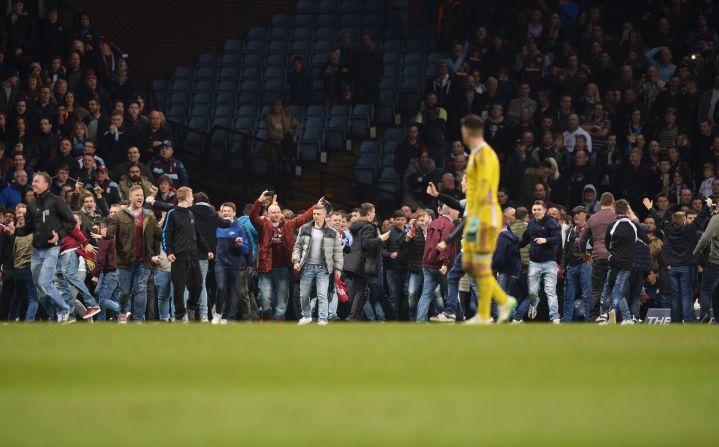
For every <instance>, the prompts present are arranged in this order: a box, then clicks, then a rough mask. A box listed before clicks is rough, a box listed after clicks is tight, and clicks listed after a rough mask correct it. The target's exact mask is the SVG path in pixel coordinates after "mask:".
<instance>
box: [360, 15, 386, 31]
mask: <svg viewBox="0 0 719 447" xmlns="http://www.w3.org/2000/svg"><path fill="white" fill-rule="evenodd" d="M383 23H384V17H383V16H382V14H365V15H363V16H362V27H363V28H367V27H369V28H377V27H381V26H382V25H383Z"/></svg>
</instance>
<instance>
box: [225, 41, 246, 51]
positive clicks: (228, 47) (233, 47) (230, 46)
mask: <svg viewBox="0 0 719 447" xmlns="http://www.w3.org/2000/svg"><path fill="white" fill-rule="evenodd" d="M223 49H224V51H226V52H227V53H239V52H240V51H242V41H241V40H240V39H229V40H227V41H226V42H225V46H224V47H223Z"/></svg>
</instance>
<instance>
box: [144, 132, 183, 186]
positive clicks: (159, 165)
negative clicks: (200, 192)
mask: <svg viewBox="0 0 719 447" xmlns="http://www.w3.org/2000/svg"><path fill="white" fill-rule="evenodd" d="M173 153H174V150H173V149H172V142H171V141H170V140H165V141H163V142H162V143H161V144H160V155H159V156H157V157H154V158H153V159H152V160H150V163H148V166H149V167H150V169H151V170H152V175H154V176H155V177H159V176H161V175H166V176H168V177H169V178H170V179H171V180H172V186H173V187H175V188H179V187H180V186H188V185H189V184H190V177H189V176H188V175H187V169H185V165H184V164H183V163H182V162H181V161H180V160H178V159H176V158H175V157H174V156H173Z"/></svg>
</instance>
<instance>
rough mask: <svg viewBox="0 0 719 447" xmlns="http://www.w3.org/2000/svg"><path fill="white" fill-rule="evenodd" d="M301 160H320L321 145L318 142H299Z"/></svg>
mask: <svg viewBox="0 0 719 447" xmlns="http://www.w3.org/2000/svg"><path fill="white" fill-rule="evenodd" d="M298 149H299V151H300V160H302V161H308V162H311V163H317V162H319V161H320V146H319V144H318V143H309V142H302V143H300V144H299V148H298Z"/></svg>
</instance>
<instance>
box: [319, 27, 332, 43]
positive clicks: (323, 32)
mask: <svg viewBox="0 0 719 447" xmlns="http://www.w3.org/2000/svg"><path fill="white" fill-rule="evenodd" d="M335 34H336V33H335V30H334V28H328V27H324V28H317V31H315V40H331V39H333V38H334V37H335Z"/></svg>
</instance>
